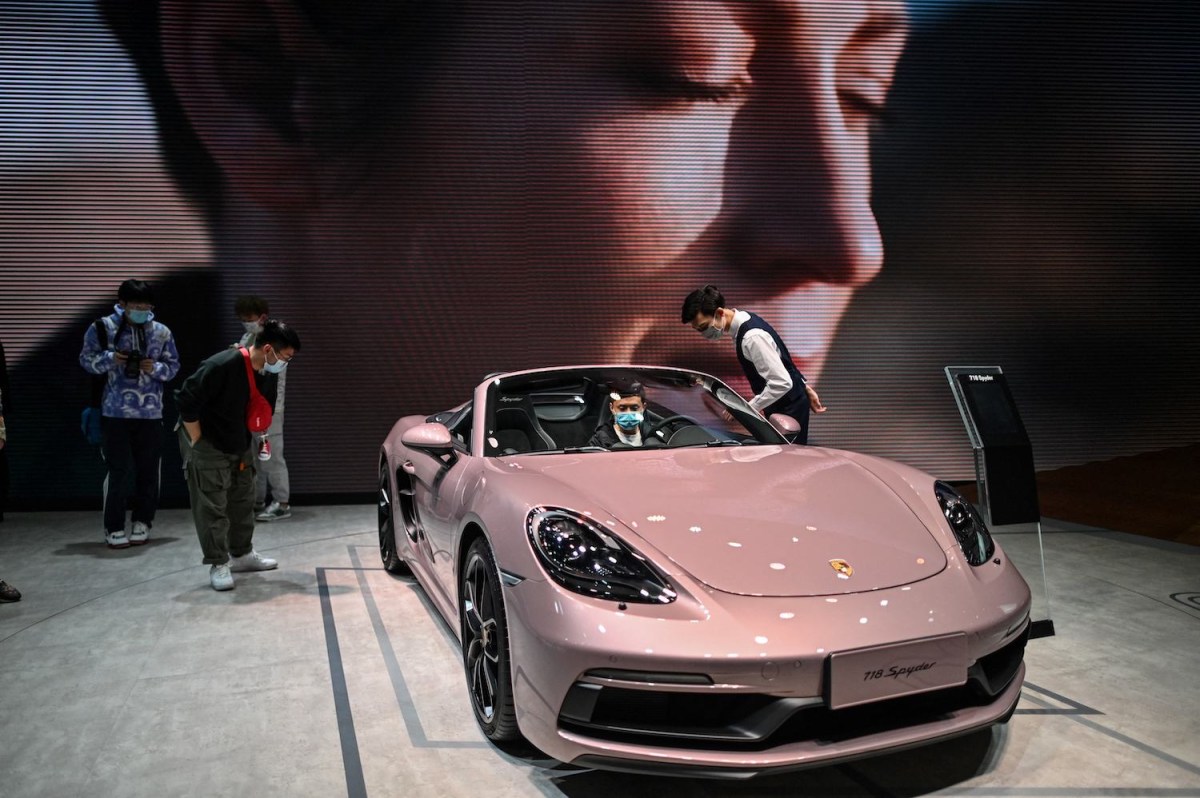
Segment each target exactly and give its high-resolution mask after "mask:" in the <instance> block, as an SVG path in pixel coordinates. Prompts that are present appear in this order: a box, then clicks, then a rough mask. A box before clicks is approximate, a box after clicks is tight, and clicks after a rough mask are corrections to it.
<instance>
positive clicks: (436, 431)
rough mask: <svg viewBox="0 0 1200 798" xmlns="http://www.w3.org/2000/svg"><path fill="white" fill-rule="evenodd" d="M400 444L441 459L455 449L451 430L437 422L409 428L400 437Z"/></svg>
mask: <svg viewBox="0 0 1200 798" xmlns="http://www.w3.org/2000/svg"><path fill="white" fill-rule="evenodd" d="M400 442H401V443H403V444H404V445H405V446H407V447H408V448H410V449H416V450H417V451H419V452H425V453H426V454H428V455H430V456H432V457H439V458H440V457H441V456H442V455H444V454H446V453H447V452H450V451H452V450H453V449H454V439H453V438H451V437H450V430H448V429H446V425H445V424H438V423H437V422H435V421H430V422H427V423H425V424H418V425H416V426H415V427H409V428H408V429H406V430H405V431H404V434H403V435H401V436H400Z"/></svg>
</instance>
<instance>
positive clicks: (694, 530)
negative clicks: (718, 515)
mask: <svg viewBox="0 0 1200 798" xmlns="http://www.w3.org/2000/svg"><path fill="white" fill-rule="evenodd" d="M702 531H704V530H702V529H700V527H698V526H693V527H689V528H688V532H702Z"/></svg>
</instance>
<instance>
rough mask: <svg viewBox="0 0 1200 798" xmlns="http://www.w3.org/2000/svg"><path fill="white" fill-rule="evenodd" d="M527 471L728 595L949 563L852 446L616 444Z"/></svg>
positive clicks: (886, 580)
mask: <svg viewBox="0 0 1200 798" xmlns="http://www.w3.org/2000/svg"><path fill="white" fill-rule="evenodd" d="M522 467H523V468H524V469H528V470H533V471H537V472H540V473H541V474H542V475H543V476H544V477H546V478H549V479H552V480H554V481H557V482H559V483H561V484H563V485H566V486H568V487H570V488H571V489H572V490H573V491H576V492H578V493H579V494H581V495H584V496H588V497H590V498H591V499H592V500H594V501H595V503H596V507H594V508H582V507H581V508H574V509H578V510H587V509H591V510H599V509H603V510H605V511H607V512H609V513H611V514H612V515H614V516H615V517H617V518H618V519H620V520H621V521H622V522H624V523H625V524H627V525H628V526H630V527H631V528H633V529H635V530H636V531H637V532H638V533H639V534H640V535H641V536H642V537H644V538H645V539H646V540H648V541H650V542H651V543H652V544H653V545H654V546H655V547H657V548H658V549H659V550H660V551H662V552H663V553H665V554H666V555H667V556H668V557H670V558H671V559H672V560H673V561H674V562H675V563H676V565H678V566H679V567H680V568H682V569H683V570H685V571H687V572H688V573H689V574H691V575H692V576H693V577H694V578H696V579H698V580H700V581H701V582H703V583H704V584H706V585H708V586H709V587H712V588H715V589H717V590H720V591H724V592H728V593H739V594H744V595H764V596H819V595H836V594H842V593H857V592H862V591H868V590H878V589H881V588H886V587H893V586H896V585H903V584H907V583H910V582H915V581H917V580H919V579H924V578H926V577H929V576H932V575H933V574H936V573H938V572H939V571H941V570H942V569H943V568H945V566H946V558H945V555H944V554H943V553H942V549H941V546H940V545H939V543H938V540H937V539H936V538H935V537H934V536H933V535H932V534H931V533H930V532H929V530H928V529H927V528H926V527H925V525H924V524H922V523H921V521H920V520H919V519H918V518H917V517H916V515H914V513H913V511H912V510H911V509H910V508H909V506H908V505H907V504H906V503H905V502H903V501H902V500H901V499H900V498H899V497H898V496H897V495H896V494H895V493H894V492H893V491H892V490H891V489H890V488H888V486H887V485H885V484H884V483H883V482H881V481H880V480H879V479H878V478H877V477H875V476H874V475H873V474H871V473H870V472H868V471H867V470H865V469H864V468H862V467H861V466H859V465H857V464H856V463H854V462H853V461H852V460H850V459H849V458H848V457H847V456H846V455H845V454H844V453H841V452H836V451H830V450H825V449H819V448H807V447H798V446H796V447H793V446H788V447H779V446H747V447H744V448H739V447H723V448H712V449H706V448H697V449H676V450H671V451H666V450H654V451H644V452H611V453H608V452H606V453H587V454H579V455H556V456H550V457H531V458H522ZM839 561H840V563H839ZM841 563H844V565H842V564H841Z"/></svg>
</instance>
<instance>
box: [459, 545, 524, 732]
mask: <svg viewBox="0 0 1200 798" xmlns="http://www.w3.org/2000/svg"><path fill="white" fill-rule="evenodd" d="M458 595H459V604H460V616H461V621H462V650H463V669H464V670H465V671H466V675H467V690H468V692H469V693H470V696H471V707H472V708H473V709H474V710H475V720H476V721H477V722H478V723H479V728H480V729H481V730H482V731H483V734H484V736H485V737H487V738H488V739H489V740H491V741H492V742H496V743H498V742H504V741H506V740H514V739H516V738H517V737H518V736H519V732H518V731H517V714H516V710H515V708H514V707H513V697H512V678H511V675H510V671H511V668H510V663H509V657H508V623H507V620H506V618H505V614H504V599H503V597H502V596H501V595H500V581H499V572H498V570H497V568H496V558H495V556H493V554H492V550H491V548H490V547H489V546H488V544H487V541H486V540H485V539H483V538H479V539H478V540H476V541H475V542H474V543H472V544H471V548H470V549H468V550H467V558H466V561H465V562H464V564H463V569H462V580H461V583H460V585H459V593H458Z"/></svg>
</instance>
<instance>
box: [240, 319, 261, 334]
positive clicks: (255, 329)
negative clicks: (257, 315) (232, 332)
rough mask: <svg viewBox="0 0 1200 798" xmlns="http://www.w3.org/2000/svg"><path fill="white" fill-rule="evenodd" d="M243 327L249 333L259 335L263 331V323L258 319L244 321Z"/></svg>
mask: <svg viewBox="0 0 1200 798" xmlns="http://www.w3.org/2000/svg"><path fill="white" fill-rule="evenodd" d="M242 327H243V328H244V329H245V330H246V332H247V333H250V334H252V335H257V334H259V333H260V332H262V325H261V324H259V323H258V322H256V321H244V322H242Z"/></svg>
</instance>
